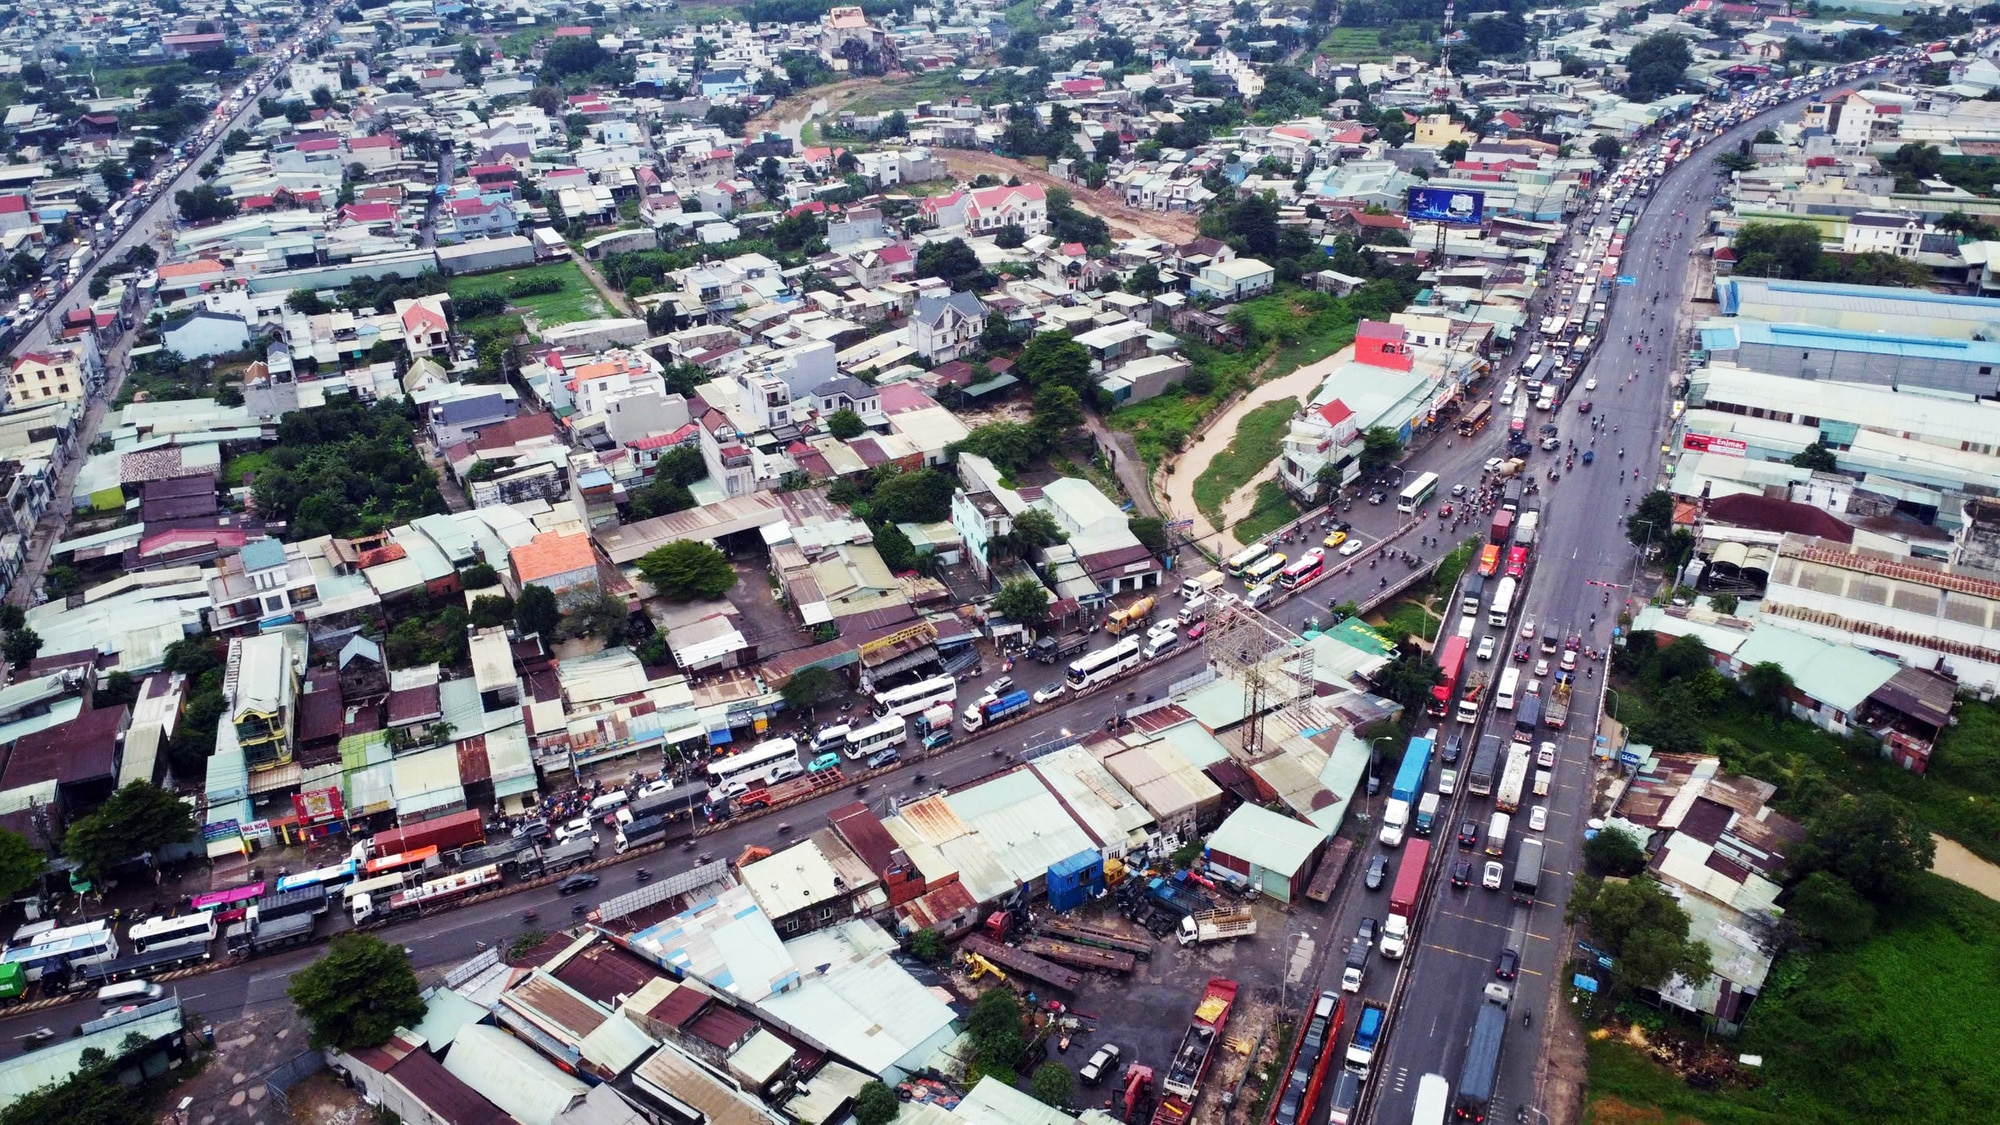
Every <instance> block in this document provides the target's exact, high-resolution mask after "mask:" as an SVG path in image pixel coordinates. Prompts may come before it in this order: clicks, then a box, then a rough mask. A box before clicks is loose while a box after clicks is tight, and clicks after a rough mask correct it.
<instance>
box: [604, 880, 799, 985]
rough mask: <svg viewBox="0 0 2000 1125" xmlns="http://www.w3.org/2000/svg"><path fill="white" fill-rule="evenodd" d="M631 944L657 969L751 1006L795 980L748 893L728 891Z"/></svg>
mask: <svg viewBox="0 0 2000 1125" xmlns="http://www.w3.org/2000/svg"><path fill="white" fill-rule="evenodd" d="M632 940H633V944H634V945H635V946H637V947H638V948H640V949H642V950H644V951H645V952H647V953H650V954H652V955H653V956H655V957H657V958H659V960H660V963H661V964H663V965H666V966H668V967H669V968H671V969H674V970H675V971H677V972H680V973H683V974H686V975H688V976H692V977H696V978H698V979H700V980H703V981H705V982H707V983H708V984H709V985H710V986H711V987H714V988H716V989H719V990H721V991H724V992H727V993H729V994H730V995H732V996H736V997H739V998H741V999H744V1000H748V1001H752V1002H755V1001H759V1000H762V999H764V998H765V997H766V996H769V995H771V994H772V993H773V992H776V991H778V990H780V989H785V988H791V987H794V985H795V984H796V981H797V977H798V973H797V970H796V969H795V968H794V967H793V965H792V961H791V958H790V957H789V956H787V955H786V954H785V947H784V943H782V942H780V941H779V940H778V935H777V931H776V930H774V929H772V927H771V920H770V918H768V917H766V916H765V914H764V912H763V909H762V908H761V907H759V906H758V905H757V901H756V899H754V898H752V897H751V895H750V891H749V888H747V887H742V886H733V887H729V888H727V889H725V890H724V891H722V893H720V894H718V895H716V896H715V897H714V898H712V899H709V900H707V901H705V902H702V903H700V904H698V905H696V906H695V907H694V908H693V909H690V910H687V911H685V912H683V913H681V914H677V915H675V916H674V917H672V918H669V919H668V920H666V921H665V922H662V923H660V924H659V925H657V926H652V927H649V928H647V929H644V930H641V931H639V932H638V933H636V934H634V935H632Z"/></svg>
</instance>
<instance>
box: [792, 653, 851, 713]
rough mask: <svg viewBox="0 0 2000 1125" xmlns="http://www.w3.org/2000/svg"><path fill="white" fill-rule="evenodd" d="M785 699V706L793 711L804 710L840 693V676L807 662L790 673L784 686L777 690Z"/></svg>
mask: <svg viewBox="0 0 2000 1125" xmlns="http://www.w3.org/2000/svg"><path fill="white" fill-rule="evenodd" d="M778 694H779V695H782V696H783V697H784V699H785V706H786V707H788V708H790V709H791V710H793V711H805V710H808V709H810V708H811V707H813V706H814V705H815V704H818V703H820V702H821V701H823V700H827V699H832V698H833V697H834V696H836V695H839V694H840V677H838V676H836V675H834V674H833V673H832V672H830V671H828V670H827V669H825V668H822V667H820V666H819V665H817V664H808V665H806V666H805V667H803V668H801V669H799V670H798V671H796V672H793V673H792V678H791V679H789V680H786V681H785V686H784V687H783V688H781V689H780V690H779V692H778Z"/></svg>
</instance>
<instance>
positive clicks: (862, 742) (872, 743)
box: [845, 715, 910, 762]
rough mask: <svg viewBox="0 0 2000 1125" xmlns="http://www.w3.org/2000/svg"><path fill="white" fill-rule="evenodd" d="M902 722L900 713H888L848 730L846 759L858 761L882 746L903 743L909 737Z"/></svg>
mask: <svg viewBox="0 0 2000 1125" xmlns="http://www.w3.org/2000/svg"><path fill="white" fill-rule="evenodd" d="M903 723H904V720H903V717H902V716H901V715H890V716H888V717H887V718H883V719H878V720H876V721H875V722H872V723H869V724H868V725H867V726H865V727H862V728H861V729H859V730H853V731H849V732H848V733H847V746H846V751H845V752H846V754H847V757H848V759H849V760H850V761H856V762H858V761H860V760H861V759H863V758H866V757H868V756H869V755H870V754H873V753H875V751H877V750H880V749H882V748H884V747H887V746H901V745H903V743H905V742H907V741H908V740H909V737H910V732H909V730H908V728H906V727H905V726H904V725H903Z"/></svg>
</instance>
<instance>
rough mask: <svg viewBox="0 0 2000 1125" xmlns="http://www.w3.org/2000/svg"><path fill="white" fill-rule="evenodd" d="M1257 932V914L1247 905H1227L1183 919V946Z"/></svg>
mask: <svg viewBox="0 0 2000 1125" xmlns="http://www.w3.org/2000/svg"><path fill="white" fill-rule="evenodd" d="M1256 932H1257V916H1256V915H1254V914H1252V913H1251V912H1250V908H1249V907H1247V906H1225V907H1219V908H1217V909H1215V910H1201V911H1196V912H1195V913H1193V914H1190V915H1188V916H1187V917H1185V918H1182V919H1181V929H1180V935H1179V940H1180V943H1181V945H1182V946H1189V945H1195V944H1201V945H1206V944H1208V943H1209V942H1211V941H1228V940H1229V939H1230V938H1240V937H1249V936H1250V935H1251V934H1254V933H1256Z"/></svg>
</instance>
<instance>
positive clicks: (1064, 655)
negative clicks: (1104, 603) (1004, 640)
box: [1028, 633, 1090, 664]
mask: <svg viewBox="0 0 2000 1125" xmlns="http://www.w3.org/2000/svg"><path fill="white" fill-rule="evenodd" d="M1089 647H1090V634H1089V633H1065V634H1063V635H1061V636H1055V635H1053V634H1051V635H1048V636H1043V637H1041V638H1038V639H1037V640H1036V641H1035V644H1034V647H1032V648H1030V649H1029V650H1028V655H1029V656H1032V657H1034V658H1035V659H1036V660H1037V661H1040V662H1041V663H1043V664H1059V663H1061V662H1062V661H1064V660H1067V659H1069V658H1070V657H1072V656H1075V655H1076V654H1077V653H1079V652H1082V651H1083V650H1084V649H1087V648H1089Z"/></svg>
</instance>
